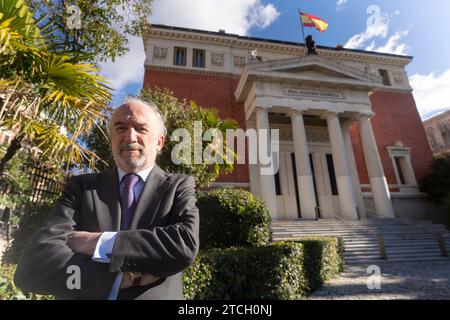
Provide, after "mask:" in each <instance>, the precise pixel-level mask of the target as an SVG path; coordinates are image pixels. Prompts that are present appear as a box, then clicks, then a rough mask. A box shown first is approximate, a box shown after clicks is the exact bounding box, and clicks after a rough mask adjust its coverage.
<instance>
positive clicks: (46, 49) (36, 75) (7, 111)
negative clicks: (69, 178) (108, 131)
mask: <svg viewBox="0 0 450 320" xmlns="http://www.w3.org/2000/svg"><path fill="white" fill-rule="evenodd" d="M33 17H34V13H33V12H32V10H31V8H30V7H29V6H27V5H26V3H25V2H24V1H23V0H0V70H1V72H0V127H3V128H8V129H14V132H16V135H15V138H14V140H13V142H12V143H11V144H10V146H9V147H8V150H7V152H6V154H5V156H4V157H3V158H2V159H1V161H0V175H1V174H2V173H3V171H4V167H5V164H6V163H7V162H8V161H9V160H10V159H11V158H12V157H13V156H14V154H15V153H16V152H17V150H19V149H20V148H21V146H22V145H23V143H24V142H26V141H27V142H30V143H32V144H33V145H35V146H36V147H38V148H39V149H40V150H41V151H42V155H41V156H42V158H43V159H57V160H58V162H59V163H67V164H75V163H81V162H82V161H83V159H88V160H89V163H91V164H92V165H93V164H94V160H95V159H96V158H98V157H97V156H96V155H95V153H93V152H91V151H90V150H87V149H86V148H85V147H83V146H82V145H81V143H80V142H79V141H80V138H81V137H83V136H84V135H86V134H88V133H89V132H90V131H91V130H92V128H93V127H94V126H96V125H98V124H99V123H102V121H104V112H103V111H104V110H105V108H106V106H107V104H108V102H109V101H110V98H111V94H110V88H108V87H107V86H106V85H105V82H106V81H105V79H104V78H103V77H101V76H99V75H98V70H97V69H96V68H95V67H94V66H92V65H90V64H83V63H80V62H79V61H82V60H83V56H82V55H77V56H71V55H70V54H68V53H65V52H59V51H58V50H57V49H55V48H57V47H58V46H56V45H55V43H53V42H52V37H51V35H50V34H49V33H48V32H47V33H46V32H45V30H49V29H50V26H51V23H48V24H46V25H43V21H44V20H45V17H43V18H41V19H40V20H39V21H36V20H35V19H34V18H33ZM40 25H42V27H41V28H40V27H39V26H40Z"/></svg>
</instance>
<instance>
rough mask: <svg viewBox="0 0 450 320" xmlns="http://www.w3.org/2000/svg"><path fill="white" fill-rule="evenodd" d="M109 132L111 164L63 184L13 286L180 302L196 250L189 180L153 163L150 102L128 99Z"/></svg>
mask: <svg viewBox="0 0 450 320" xmlns="http://www.w3.org/2000/svg"><path fill="white" fill-rule="evenodd" d="M109 131H110V138H111V146H112V150H113V153H114V160H115V163H116V166H117V167H115V168H112V169H111V170H109V171H106V172H102V173H94V174H87V175H80V176H75V177H73V178H71V179H70V180H69V182H68V183H67V186H66V188H65V190H64V192H63V195H62V197H61V198H60V200H59V201H58V203H57V204H56V206H55V207H54V208H53V212H52V215H51V217H50V218H49V220H48V221H47V222H46V223H45V224H44V226H43V227H42V228H40V229H39V230H38V232H37V233H36V234H35V235H34V237H33V238H32V240H31V241H30V243H29V244H28V246H27V248H26V249H25V250H24V252H23V253H22V256H21V259H20V261H19V264H18V266H17V271H16V274H15V283H16V285H17V286H18V287H19V288H21V289H22V290H23V291H25V292H34V293H38V294H51V295H55V296H56V297H57V298H60V299H110V300H116V299H182V298H183V286H182V278H181V273H182V271H183V270H184V269H185V268H186V267H188V266H189V265H190V264H191V263H192V261H193V260H194V259H195V257H196V255H197V252H198V247H199V238H198V228H199V214H198V209H197V207H196V197H195V183H194V179H193V178H192V177H188V176H184V175H178V174H168V173H166V172H164V171H163V170H161V169H160V168H159V167H158V166H157V165H156V164H155V159H156V156H157V154H158V152H160V151H161V149H162V147H163V145H164V140H165V136H166V134H167V132H166V128H165V124H164V119H163V117H162V115H161V114H160V112H159V111H158V109H157V108H156V106H155V105H154V104H153V103H148V102H144V101H141V100H137V99H131V100H128V101H127V102H125V103H124V104H122V105H121V106H120V107H119V108H117V110H116V111H115V112H114V114H113V116H112V119H111V122H110V125H109Z"/></svg>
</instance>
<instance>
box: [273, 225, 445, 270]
mask: <svg viewBox="0 0 450 320" xmlns="http://www.w3.org/2000/svg"><path fill="white" fill-rule="evenodd" d="M272 231H273V237H274V240H275V241H277V240H289V239H291V238H297V237H308V236H341V237H342V239H343V240H344V248H345V251H344V257H345V261H346V263H347V264H362V263H375V264H376V263H377V262H385V261H395V262H400V261H423V260H427V261H428V260H445V259H447V260H448V259H449V258H448V257H444V256H443V255H442V251H441V246H440V245H439V241H438V237H442V242H441V243H442V244H443V245H445V249H446V251H447V253H449V254H450V232H449V231H447V230H446V228H445V226H443V225H436V224H432V223H431V222H430V221H415V220H414V221H413V220H403V219H402V220H401V219H366V220H318V221H303V220H299V221H274V222H272ZM380 242H381V243H384V248H385V251H384V252H385V254H386V256H387V260H386V259H382V249H381V250H380V248H383V245H381V246H380Z"/></svg>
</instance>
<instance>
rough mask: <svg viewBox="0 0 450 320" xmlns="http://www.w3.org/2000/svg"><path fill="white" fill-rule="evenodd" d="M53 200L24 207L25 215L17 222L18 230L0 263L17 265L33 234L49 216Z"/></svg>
mask: <svg viewBox="0 0 450 320" xmlns="http://www.w3.org/2000/svg"><path fill="white" fill-rule="evenodd" d="M54 203H55V199H50V200H48V201H47V202H45V203H43V204H34V203H29V204H27V205H26V206H25V213H24V215H23V217H22V218H21V219H20V222H19V229H18V230H16V231H15V232H14V233H13V234H12V242H11V244H10V245H9V246H8V248H6V250H5V252H4V254H3V259H2V262H3V263H6V264H17V263H18V262H19V258H20V255H21V253H22V251H23V249H24V248H25V246H26V245H27V243H28V241H29V240H30V239H31V237H32V236H33V234H34V233H35V232H36V231H37V229H38V228H40V227H41V226H42V225H43V224H44V222H45V221H46V220H47V218H48V217H49V216H50V213H51V209H52V207H53V205H54Z"/></svg>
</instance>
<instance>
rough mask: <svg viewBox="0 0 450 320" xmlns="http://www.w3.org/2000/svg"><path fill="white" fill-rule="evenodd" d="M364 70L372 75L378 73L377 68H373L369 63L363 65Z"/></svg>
mask: <svg viewBox="0 0 450 320" xmlns="http://www.w3.org/2000/svg"><path fill="white" fill-rule="evenodd" d="M364 72H365V73H367V74H373V75H377V76H378V75H379V74H378V73H377V70H375V69H374V68H373V67H372V65H371V64H366V65H365V66H364Z"/></svg>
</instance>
